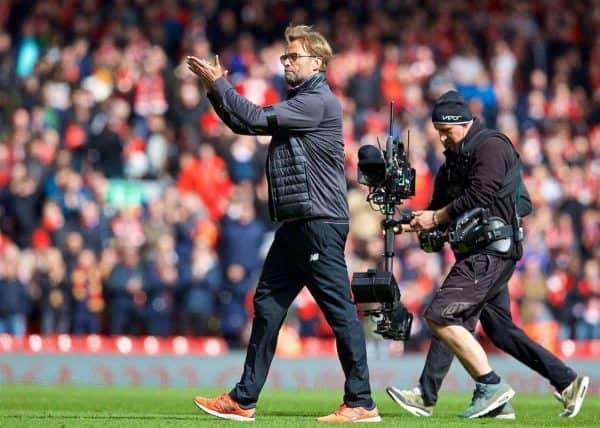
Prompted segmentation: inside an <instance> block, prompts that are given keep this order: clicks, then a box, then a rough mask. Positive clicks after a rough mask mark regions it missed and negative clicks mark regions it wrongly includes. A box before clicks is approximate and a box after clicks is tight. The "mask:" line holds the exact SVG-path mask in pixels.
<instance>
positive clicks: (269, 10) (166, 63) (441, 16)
mask: <svg viewBox="0 0 600 428" xmlns="http://www.w3.org/2000/svg"><path fill="white" fill-rule="evenodd" d="M290 22H293V23H296V24H299V23H306V24H313V25H314V26H315V28H316V29H317V30H319V31H320V32H322V33H323V34H324V35H325V36H326V37H327V38H328V39H329V40H330V41H331V42H332V43H333V48H334V52H335V54H336V55H335V57H334V59H333V61H332V62H331V64H330V66H329V69H328V73H327V78H328V81H329V83H330V85H331V86H332V88H333V89H334V90H335V92H336V94H337V95H338V96H339V97H340V98H341V100H342V103H343V107H344V131H345V147H346V159H347V180H348V184H349V201H350V207H351V214H352V222H351V237H350V239H349V244H348V246H347V261H348V266H349V269H350V271H351V272H353V271H364V270H366V269H367V268H371V267H374V266H375V265H376V264H377V263H379V262H380V258H381V254H382V251H383V241H382V239H381V229H380V220H381V216H380V214H378V213H376V212H374V211H372V210H371V209H370V208H369V206H368V204H367V203H366V202H365V197H366V190H367V189H366V188H364V187H363V186H360V185H358V183H357V181H356V175H357V171H356V165H357V151H358V148H359V147H360V146H361V145H362V144H377V139H378V138H379V141H382V142H383V141H384V140H385V138H386V136H387V134H388V112H389V102H390V101H393V102H394V103H395V106H396V111H397V112H398V116H397V120H396V123H397V126H396V128H395V129H394V134H395V135H400V136H401V137H402V138H403V139H404V140H405V141H406V139H407V131H408V130H410V159H411V163H412V165H413V167H415V168H416V170H417V176H418V177H417V195H416V196H415V197H414V198H412V199H411V200H408V201H405V205H406V207H410V208H423V207H425V206H426V205H427V203H428V200H429V198H430V196H431V188H432V180H433V176H434V174H435V171H436V170H437V168H438V167H439V165H440V164H441V162H442V161H443V155H442V150H443V148H442V146H441V144H440V143H439V140H438V137H437V134H436V133H435V131H434V129H433V126H432V125H431V122H430V114H431V101H432V100H433V99H435V98H436V97H437V96H439V95H440V94H441V93H443V92H445V91H446V90H448V89H451V88H456V89H458V90H459V91H460V92H461V93H462V94H463V95H464V96H465V97H466V98H467V99H468V100H469V101H470V103H471V108H472V110H473V111H474V112H475V113H476V114H477V115H478V116H479V117H481V118H483V119H484V120H485V121H486V122H487V124H488V125H490V126H491V127H496V128H497V129H499V130H500V131H502V132H504V133H506V134H507V135H508V136H509V137H510V138H511V139H512V141H513V142H514V144H515V146H516V147H517V148H518V149H519V151H520V153H521V156H522V160H523V163H524V174H525V183H526V185H527V187H528V189H529V192H530V193H531V196H532V199H533V202H534V207H535V208H534V212H533V214H532V215H530V216H528V217H527V218H526V219H525V229H526V239H525V251H524V257H523V259H522V260H521V261H520V262H519V265H518V270H517V273H516V274H515V275H514V277H513V278H512V280H511V283H510V289H511V295H512V299H513V305H514V309H513V315H515V316H517V315H518V317H519V320H518V321H519V323H521V325H523V326H524V327H525V329H526V331H528V332H529V333H530V334H532V335H533V336H534V337H537V338H538V339H539V340H543V341H545V343H546V344H548V345H549V346H551V345H552V343H553V341H555V340H558V339H568V338H571V339H577V340H588V339H600V211H599V209H600V206H599V202H600V35H599V34H600V31H599V30H600V5H599V4H598V3H597V2H593V1H587V0H573V1H570V2H566V1H555V2H549V1H516V2H515V1H503V0H488V1H458V0H454V1H449V2H445V3H444V7H443V8H441V7H439V6H438V5H437V2H435V1H389V0H388V1H377V0H371V1H364V2H363V1H349V2H348V1H325V0H317V1H314V2H312V3H311V5H308V6H307V5H305V4H304V2H300V1H294V0H287V1H284V0H273V1H258V0H257V1H253V0H248V1H217V0H131V1H128V0H113V1H100V0H81V1H75V0H44V1H25V0H19V1H16V0H13V1H10V0H9V1H5V2H2V4H1V5H0V201H1V204H0V207H1V209H0V332H12V333H13V334H16V335H22V334H24V333H25V332H26V331H27V332H41V333H44V334H49V333H62V332H70V333H73V334H84V333H106V334H152V335H171V334H185V335H219V336H223V337H225V338H226V339H227V340H228V342H229V343H230V344H231V345H232V346H243V344H244V342H245V340H246V334H247V325H248V320H249V317H251V310H252V305H251V295H252V290H253V287H254V285H255V281H256V279H257V276H258V274H259V273H260V268H261V264H262V259H263V257H264V249H265V248H267V247H268V242H269V240H270V239H271V237H272V231H273V229H274V227H275V225H274V224H272V223H271V222H270V220H269V218H268V209H267V194H266V178H265V176H264V172H263V171H264V162H265V158H266V150H267V144H268V142H269V139H268V138H267V139H264V138H262V137H258V138H257V137H249V136H238V135H235V134H232V133H231V131H229V130H228V129H227V127H225V126H224V125H223V124H222V123H221V121H220V120H219V119H218V117H217V116H216V115H215V113H214V112H213V111H212V110H211V108H209V103H208V102H207V100H206V97H205V94H204V93H202V92H201V91H200V90H199V88H198V86H197V83H196V80H195V78H194V77H193V76H192V75H191V73H190V72H189V71H188V70H187V68H186V66H185V64H184V60H185V57H186V55H188V54H193V55H195V56H198V57H211V56H212V55H213V54H214V53H218V54H219V55H220V58H221V62H222V63H224V64H226V66H227V68H228V70H229V79H230V80H231V81H232V82H233V83H234V85H235V87H236V89H237V90H238V91H240V92H241V93H242V94H244V95H245V96H247V97H249V98H251V99H252V100H253V102H255V103H256V104H259V105H268V104H272V103H274V102H277V101H278V100H280V99H284V98H285V97H286V86H285V81H284V79H283V67H282V66H281V64H280V62H279V55H281V54H282V52H283V50H284V45H283V41H282V40H281V34H282V33H283V29H285V27H286V26H287V25H288V24H289V23H290ZM395 244H396V263H395V268H396V278H399V279H400V286H401V289H402V299H403V301H404V303H405V304H406V305H407V306H408V307H409V309H410V310H411V311H413V312H414V313H416V314H419V313H420V312H421V311H422V309H423V308H424V307H425V306H426V304H427V302H428V299H429V298H430V296H431V295H432V293H433V291H434V290H435V289H436V287H437V286H438V285H439V284H440V283H441V280H442V279H443V276H444V274H445V272H446V270H447V268H448V267H449V266H450V265H451V262H452V254H451V252H450V251H449V250H448V249H447V250H445V251H443V252H442V253H439V254H426V253H423V252H422V251H421V250H420V249H419V246H418V242H417V240H416V238H415V236H414V235H413V234H403V235H398V236H397V237H396V241H395ZM293 308H294V313H291V314H290V315H289V319H288V320H287V321H286V323H287V324H289V325H290V326H292V327H293V328H294V329H296V330H297V332H298V334H299V335H300V336H321V337H330V336H331V331H330V330H329V329H328V327H327V324H326V323H324V322H323V320H322V315H321V314H320V311H319V310H318V308H317V307H316V305H315V303H314V301H313V300H312V298H311V296H310V294H308V293H307V292H306V290H304V291H303V292H302V293H301V294H300V296H299V297H298V298H297V300H296V301H295V303H294V306H293ZM413 337H414V339H413V341H412V342H411V344H410V346H414V347H417V348H418V347H419V346H420V343H421V342H422V341H425V340H427V339H428V337H429V332H428V331H427V328H426V327H425V324H424V323H423V322H422V321H421V320H420V319H419V318H418V317H416V319H415V322H414V325H413Z"/></svg>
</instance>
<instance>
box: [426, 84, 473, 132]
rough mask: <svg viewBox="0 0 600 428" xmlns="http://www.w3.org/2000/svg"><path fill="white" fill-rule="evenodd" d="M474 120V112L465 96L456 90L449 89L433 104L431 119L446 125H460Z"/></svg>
mask: <svg viewBox="0 0 600 428" xmlns="http://www.w3.org/2000/svg"><path fill="white" fill-rule="evenodd" d="M471 120H473V113H471V109H470V108H469V104H468V103H467V101H466V100H465V99H464V97H463V96H462V95H461V94H459V93H458V92H456V91H448V92H446V93H445V94H444V95H442V96H441V97H439V98H438V99H437V100H436V101H435V103H434V104H433V111H432V112H431V121H432V122H433V123H440V124H444V125H460V124H463V123H468V122H470V121H471Z"/></svg>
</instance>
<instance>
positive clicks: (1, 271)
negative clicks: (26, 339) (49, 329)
mask: <svg viewBox="0 0 600 428" xmlns="http://www.w3.org/2000/svg"><path fill="white" fill-rule="evenodd" d="M3 253H4V254H3V256H2V257H0V333H9V334H14V335H15V336H17V337H21V336H23V335H24V334H25V330H26V327H27V318H26V317H27V314H28V313H29V308H30V298H29V294H28V292H27V290H26V289H25V285H24V284H23V283H22V282H21V280H20V279H19V277H18V259H19V256H20V254H19V250H18V249H17V248H16V247H14V246H9V247H7V248H5V249H4V252H3Z"/></svg>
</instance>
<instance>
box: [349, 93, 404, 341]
mask: <svg viewBox="0 0 600 428" xmlns="http://www.w3.org/2000/svg"><path fill="white" fill-rule="evenodd" d="M393 120H394V103H390V133H389V136H388V138H387V140H386V146H385V150H384V151H382V150H381V149H380V148H377V147H375V146H373V145H365V146H363V147H361V148H360V149H359V151H358V182H359V183H361V184H364V185H366V186H368V187H369V194H368V196H367V201H368V202H369V203H370V205H371V208H373V209H374V210H376V211H379V212H381V213H382V214H383V215H384V216H385V218H384V219H383V220H382V222H381V226H382V229H383V232H384V254H383V256H384V270H383V271H379V270H376V269H369V270H367V272H355V273H354V274H353V276H352V282H351V287H352V293H353V294H354V299H355V301H356V303H380V304H381V305H380V307H378V308H375V309H368V310H366V311H364V313H365V314H366V315H370V316H371V317H372V318H373V319H374V321H375V322H376V325H377V327H376V329H375V333H377V334H380V335H381V336H382V337H384V338H385V339H392V340H403V341H406V340H408V339H409V337H410V329H411V325H412V319H413V316H412V314H411V313H410V312H408V310H407V309H406V308H405V307H404V305H403V304H402V303H401V302H400V290H399V289H398V285H397V283H396V279H395V278H394V275H393V273H392V266H393V259H394V235H395V234H396V233H400V232H401V228H402V224H408V223H410V220H411V219H412V213H410V212H405V213H402V214H401V215H400V218H394V214H395V212H396V206H398V205H401V204H402V201H403V200H405V199H408V198H410V197H412V196H414V194H415V170H414V168H411V166H410V163H409V159H408V149H407V150H405V149H404V143H403V142H402V141H401V140H400V139H399V138H397V137H396V138H394V137H393V136H392V131H393Z"/></svg>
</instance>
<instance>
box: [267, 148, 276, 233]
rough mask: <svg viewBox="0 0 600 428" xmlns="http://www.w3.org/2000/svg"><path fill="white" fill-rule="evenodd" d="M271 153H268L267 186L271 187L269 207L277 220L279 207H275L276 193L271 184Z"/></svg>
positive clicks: (274, 219)
mask: <svg viewBox="0 0 600 428" xmlns="http://www.w3.org/2000/svg"><path fill="white" fill-rule="evenodd" d="M271 183H272V178H271V153H269V154H267V187H268V188H269V196H270V198H269V209H270V210H271V214H272V216H273V221H274V222H277V221H278V220H277V209H276V208H275V194H274V193H273V186H272V185H271Z"/></svg>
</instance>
